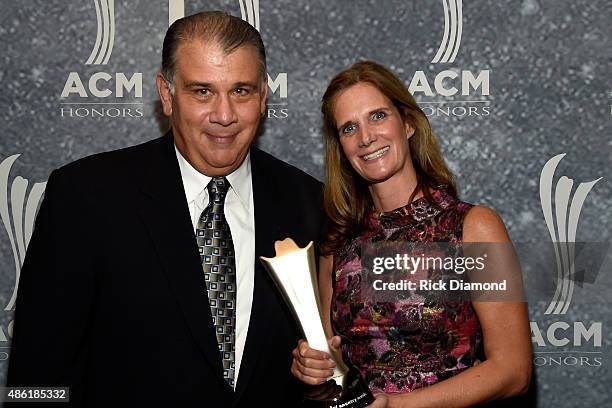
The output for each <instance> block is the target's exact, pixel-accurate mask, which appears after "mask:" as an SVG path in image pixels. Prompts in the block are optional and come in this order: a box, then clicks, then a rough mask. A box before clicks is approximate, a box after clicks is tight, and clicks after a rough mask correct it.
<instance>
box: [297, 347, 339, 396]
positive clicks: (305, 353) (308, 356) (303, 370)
mask: <svg viewBox="0 0 612 408" xmlns="http://www.w3.org/2000/svg"><path fill="white" fill-rule="evenodd" d="M329 346H330V348H331V349H332V352H334V351H336V350H338V349H339V348H340V337H339V336H334V337H332V338H331V339H330V340H329ZM292 354H293V363H292V364H291V373H292V374H293V375H294V376H295V377H296V378H298V379H299V380H300V381H302V382H304V383H306V384H310V385H317V384H323V383H324V382H325V381H327V380H328V379H329V378H330V377H331V376H332V375H333V374H334V367H336V363H335V362H334V360H333V359H332V358H331V355H329V353H326V352H324V351H320V350H315V349H312V348H310V347H309V346H308V342H307V341H306V340H300V341H299V342H298V346H297V347H296V348H294V349H293V352H292Z"/></svg>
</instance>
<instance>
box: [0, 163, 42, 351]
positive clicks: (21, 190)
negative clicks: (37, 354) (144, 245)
mask: <svg viewBox="0 0 612 408" xmlns="http://www.w3.org/2000/svg"><path fill="white" fill-rule="evenodd" d="M18 158H19V154H15V155H12V156H10V157H8V158H6V159H4V160H3V161H2V162H0V218H1V219H2V224H3V225H4V230H5V231H6V234H7V236H8V238H9V242H10V246H11V250H12V252H13V262H14V266H15V269H14V270H15V274H14V280H13V281H14V282H15V283H14V285H13V287H12V288H9V292H8V295H9V297H8V299H9V300H8V302H6V304H4V305H2V307H3V309H4V312H5V316H8V320H9V321H8V323H7V324H6V325H4V324H3V325H2V326H0V361H1V360H6V359H8V352H7V351H8V347H7V346H4V345H3V344H7V342H8V340H9V338H10V337H11V336H12V328H13V321H12V320H11V319H12V312H13V311H14V309H15V301H16V298H17V288H18V283H19V275H20V271H21V267H22V265H23V261H24V259H25V254H26V249H27V247H28V244H29V242H30V238H31V237H32V232H33V230H34V220H35V218H36V211H37V209H38V206H39V204H40V202H41V200H42V197H43V194H44V191H45V187H46V185H47V183H46V182H38V183H33V184H32V185H31V187H30V188H29V189H28V185H29V184H30V183H29V181H28V179H26V178H24V177H21V176H15V177H14V178H13V179H12V181H11V180H10V172H11V168H12V166H13V164H14V163H15V161H16V160H17V159H18ZM9 186H10V188H9ZM2 320H3V322H4V320H5V319H2ZM3 349H6V350H7V351H3Z"/></svg>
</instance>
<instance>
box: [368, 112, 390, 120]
mask: <svg viewBox="0 0 612 408" xmlns="http://www.w3.org/2000/svg"><path fill="white" fill-rule="evenodd" d="M386 116H387V114H386V113H385V112H382V111H381V112H376V113H374V114H373V115H372V119H374V120H381V119H384V118H385V117H386Z"/></svg>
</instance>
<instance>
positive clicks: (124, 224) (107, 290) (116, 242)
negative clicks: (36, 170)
mask: <svg viewBox="0 0 612 408" xmlns="http://www.w3.org/2000/svg"><path fill="white" fill-rule="evenodd" d="M162 60H163V61H162V72H161V73H160V74H159V75H158V77H157V87H158V90H159V94H160V98H161V102H162V104H163V110H164V113H165V114H166V115H167V116H169V118H170V121H171V131H170V132H169V133H168V134H166V135H165V136H163V137H162V138H160V139H157V140H153V141H151V142H148V143H144V144H142V145H139V146H135V147H131V148H127V149H123V150H119V151H115V152H110V153H103V154H99V155H94V156H91V157H88V158H85V159H82V160H79V161H77V162H75V163H72V164H69V165H67V166H64V167H62V168H60V169H59V170H56V171H54V172H53V173H52V174H51V176H50V178H49V182H48V186H47V191H46V195H45V200H44V202H43V205H42V207H41V209H40V212H39V214H38V218H37V221H36V228H35V232H34V235H33V237H32V240H31V243H30V246H29V248H28V254H27V257H26V261H25V264H24V266H23V269H22V273H21V282H20V284H19V293H18V300H17V307H16V317H15V326H14V338H13V350H12V353H11V361H10V364H9V373H8V385H10V386H68V387H70V401H71V403H72V404H73V405H76V406H105V407H109V406H116V405H117V404H118V403H126V404H130V405H131V406H172V407H192V406H193V407H196V406H197V407H230V406H233V407H244V406H252V405H253V404H256V403H257V404H263V405H265V406H285V407H293V406H298V405H299V400H300V399H301V391H300V385H299V384H298V382H297V380H295V379H293V377H292V375H291V373H290V365H291V350H292V349H293V348H294V347H295V345H296V344H297V340H298V338H299V337H300V336H299V334H298V329H297V327H296V325H295V323H294V321H293V319H292V317H291V314H290V312H289V310H288V308H287V307H286V305H285V304H284V302H283V300H282V298H281V296H280V293H279V292H278V290H277V289H276V288H275V286H274V284H273V282H272V281H271V280H270V278H269V276H268V275H267V273H266V271H265V270H264V269H263V267H262V265H261V263H260V261H259V257H260V256H274V247H273V246H274V242H275V241H276V240H279V239H283V238H285V237H287V236H290V237H293V238H294V239H295V240H296V241H297V242H298V244H300V245H301V246H304V245H305V244H307V243H308V242H309V241H311V240H315V239H316V238H317V236H318V235H319V232H320V231H319V229H320V226H321V224H322V213H321V211H320V206H319V202H320V192H321V188H320V183H318V182H317V181H316V180H314V179H313V178H311V177H310V176H308V175H306V174H304V173H302V172H301V171H299V170H297V169H295V168H293V167H291V166H289V165H287V164H285V163H283V162H281V161H279V160H277V159H274V158H273V157H271V156H269V155H268V154H266V153H264V152H262V151H260V150H258V149H257V148H255V147H252V146H251V143H252V142H253V139H254V138H255V135H256V132H257V129H258V125H259V121H260V118H261V117H262V116H263V115H264V113H265V109H266V95H267V83H266V71H265V51H264V48H263V43H262V41H261V38H260V36H259V33H258V32H257V31H256V30H255V29H254V28H253V27H251V26H250V25H249V24H247V23H245V22H244V21H242V20H240V19H238V18H235V17H232V16H229V15H227V14H224V13H221V12H205V13H200V14H197V15H193V16H190V17H186V18H184V19H181V20H179V21H177V22H175V23H174V24H173V25H172V26H171V27H170V28H169V30H168V32H167V34H166V37H165V39H164V46H163V56H162ZM20 406H21V405H20Z"/></svg>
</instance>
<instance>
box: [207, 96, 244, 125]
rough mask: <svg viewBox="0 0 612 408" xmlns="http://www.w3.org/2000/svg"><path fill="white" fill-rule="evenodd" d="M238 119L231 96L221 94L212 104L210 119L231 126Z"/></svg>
mask: <svg viewBox="0 0 612 408" xmlns="http://www.w3.org/2000/svg"><path fill="white" fill-rule="evenodd" d="M237 119H238V117H237V115H236V109H235V107H234V103H233V102H232V100H231V98H230V97H229V96H227V95H219V97H218V98H216V100H215V102H214V103H213V105H212V109H211V112H210V121H211V122H213V123H218V124H219V125H222V126H229V125H231V124H232V123H234V122H236V121H237Z"/></svg>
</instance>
